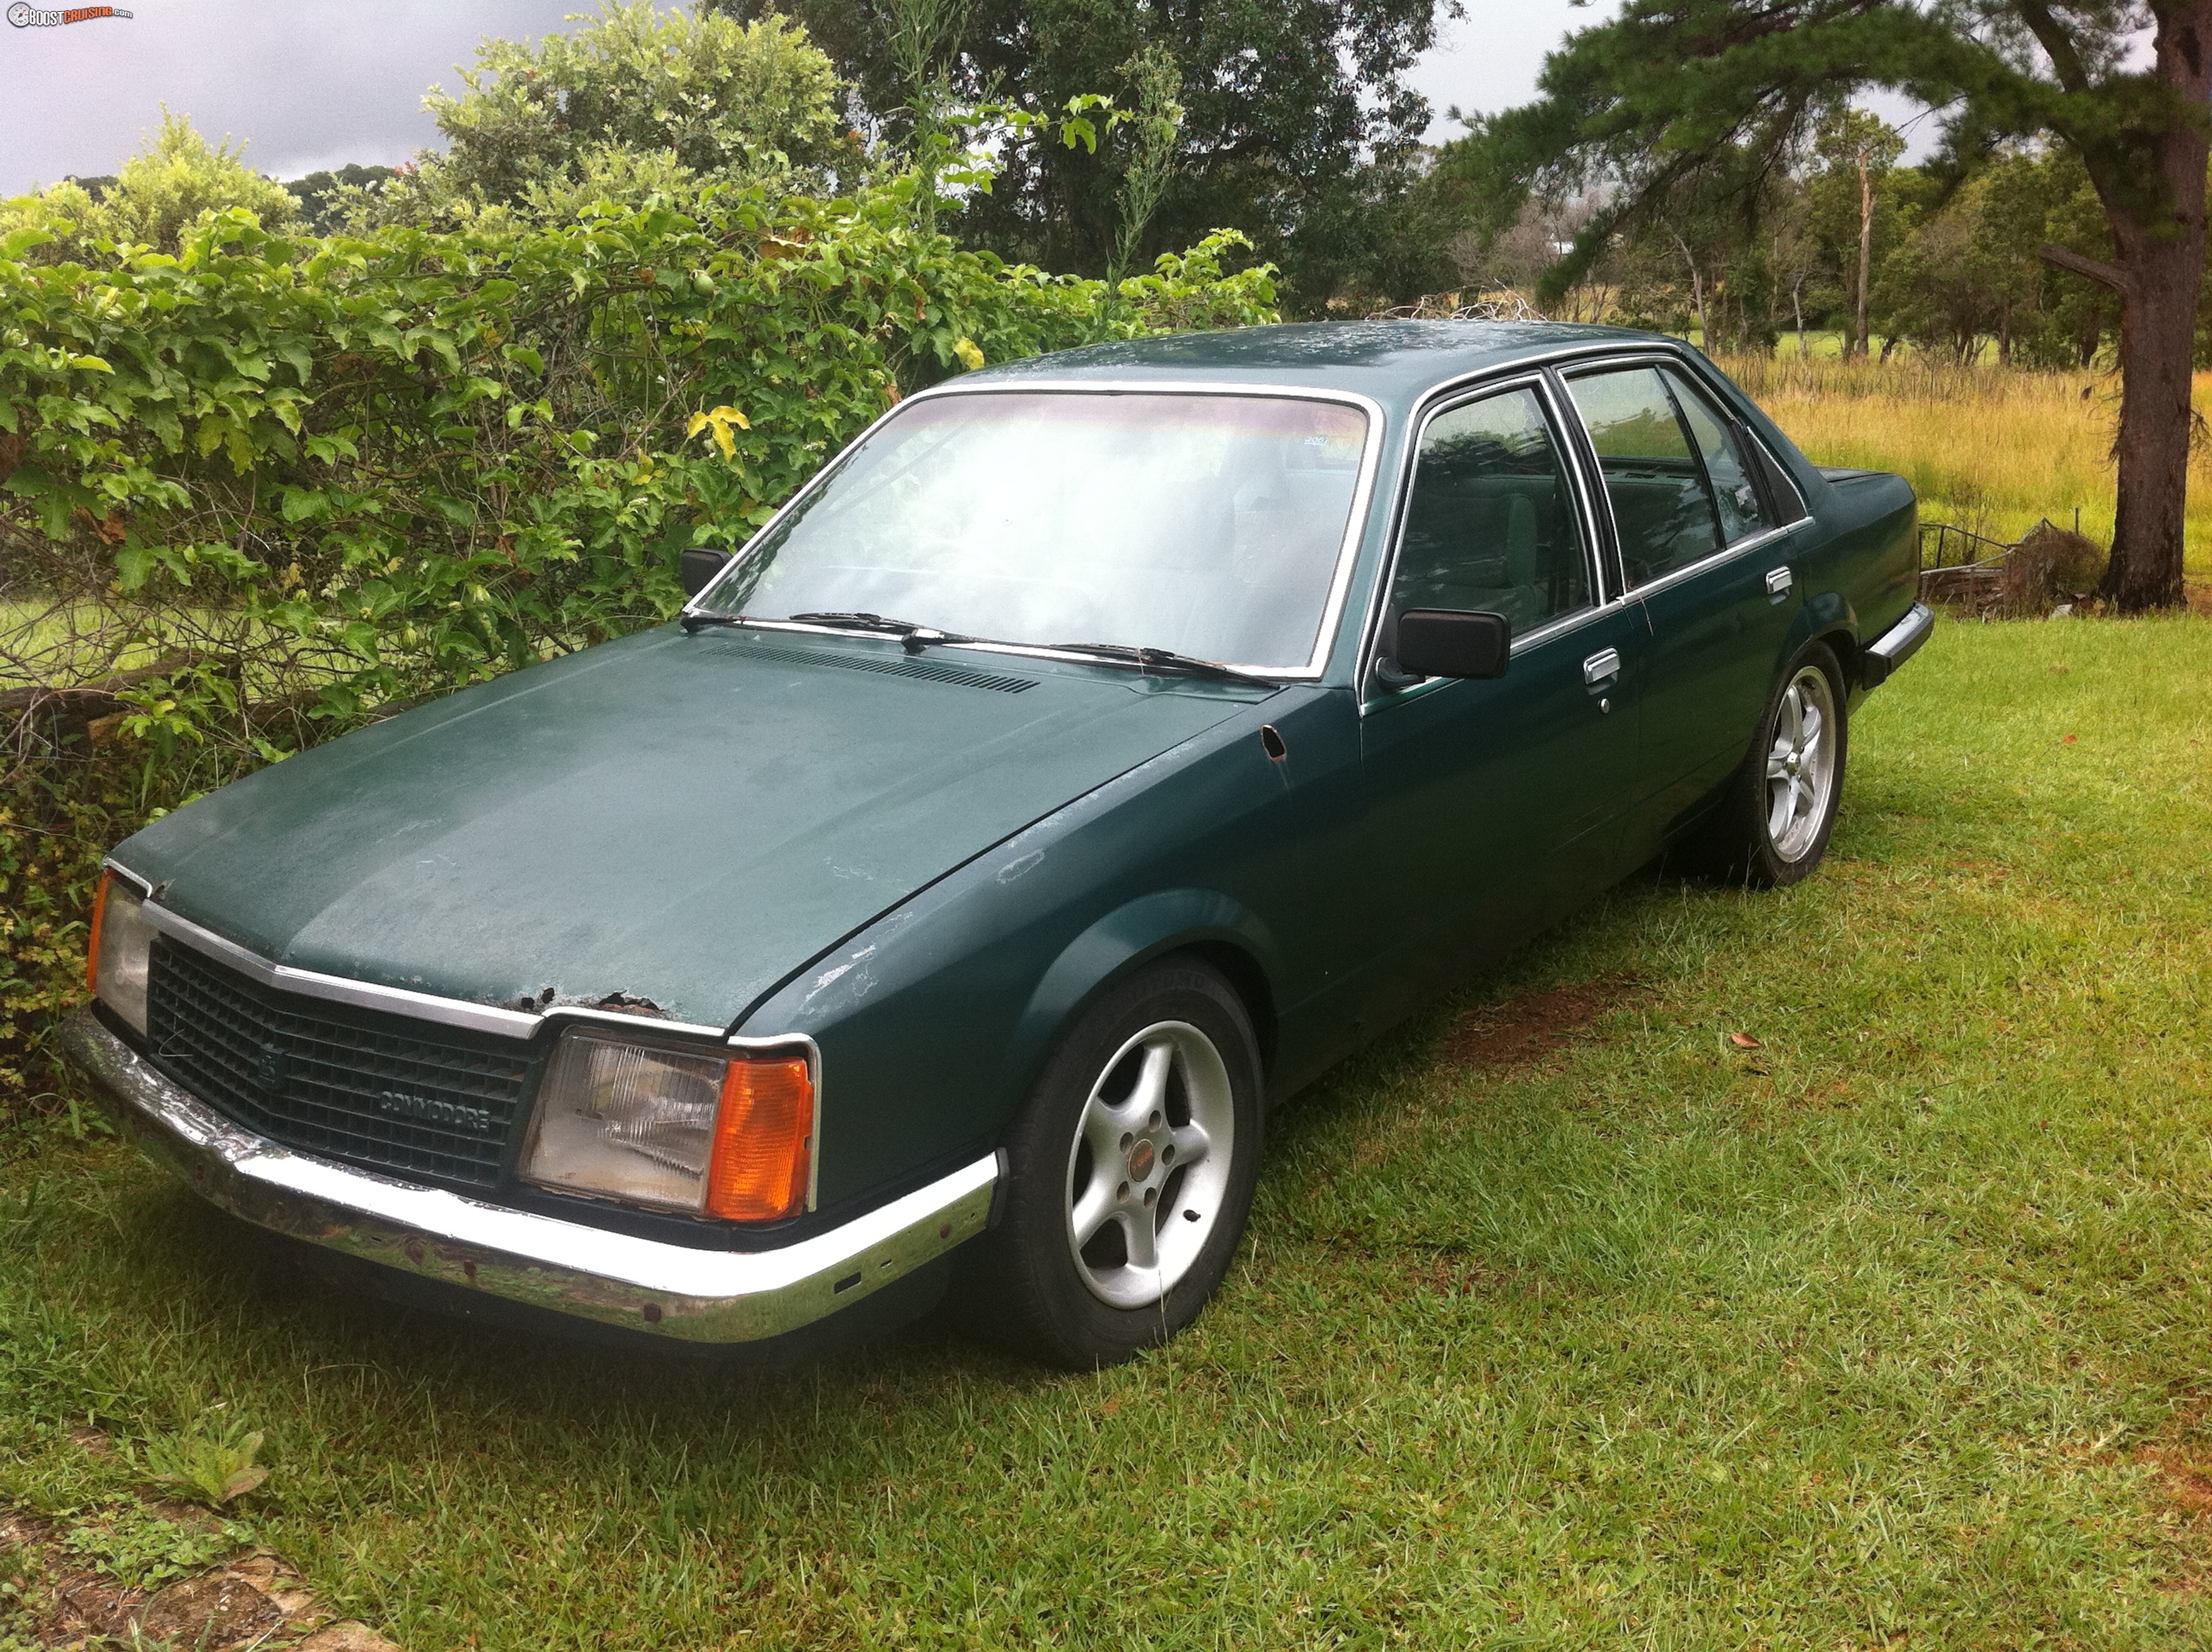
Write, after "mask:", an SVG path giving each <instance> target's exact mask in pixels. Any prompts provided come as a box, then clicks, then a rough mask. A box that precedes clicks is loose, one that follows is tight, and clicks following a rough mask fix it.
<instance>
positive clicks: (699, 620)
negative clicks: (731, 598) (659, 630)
mask: <svg viewBox="0 0 2212 1652" xmlns="http://www.w3.org/2000/svg"><path fill="white" fill-rule="evenodd" d="M676 623H678V625H680V626H682V627H683V628H684V635H687V636H689V635H691V634H692V633H694V632H697V631H703V630H705V629H707V628H708V626H710V625H748V624H750V623H751V622H750V620H748V619H746V618H745V616H744V615H743V614H707V613H699V614H686V615H684V617H683V618H681V619H679V620H678V621H677V622H676Z"/></svg>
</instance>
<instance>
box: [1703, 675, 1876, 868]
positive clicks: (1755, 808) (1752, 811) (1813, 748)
mask: <svg viewBox="0 0 2212 1652" xmlns="http://www.w3.org/2000/svg"><path fill="white" fill-rule="evenodd" d="M1845 704H1846V701H1845V697H1844V672H1843V667H1842V665H1840V664H1839V663H1838V660H1837V659H1836V656H1835V653H1834V651H1833V650H1832V649H1831V648H1830V647H1828V646H1827V645H1826V643H1824V642H1815V643H1811V644H1809V645H1808V646H1807V647H1806V648H1805V650H1804V652H1803V653H1800V654H1799V655H1798V656H1797V658H1796V659H1794V660H1793V661H1791V662H1790V669H1789V670H1788V671H1784V673H1783V674H1782V677H1781V680H1780V681H1779V682H1778V683H1776V685H1775V688H1774V691H1773V693H1772V694H1771V695H1770V696H1769V697H1768V700H1767V702H1766V709H1765V714H1764V715H1763V716H1762V717H1761V718H1760V720H1759V734H1758V737H1757V738H1755V739H1753V742H1752V744H1751V750H1750V751H1749V752H1748V753H1747V754H1746V756H1745V758H1744V762H1743V766H1742V767H1741V768H1739V769H1738V770H1737V771H1736V773H1735V776H1734V777H1733V778H1732V779H1731V780H1729V787H1728V791H1727V793H1725V795H1723V798H1722V799H1721V802H1720V805H1719V806H1718V807H1717V809H1716V810H1715V811H1714V812H1713V814H1712V815H1711V817H1709V818H1708V819H1707V820H1706V822H1705V825H1704V826H1703V827H1702V828H1701V829H1700V830H1699V835H1698V838H1697V841H1695V842H1694V843H1693V844H1692V845H1691V846H1690V847H1692V849H1693V850H1694V851H1696V852H1698V853H1699V858H1700V859H1704V860H1705V862H1706V864H1707V865H1709V866H1711V868H1712V870H1714V871H1715V872H1717V873H1719V874H1720V875H1721V876H1722V877H1723V878H1727V879H1729V881H1731V882H1740V883H1743V884H1748V885H1749V886H1751V887H1753V888H1754V889H1772V888H1776V887H1778V886H1779V885H1781V884H1794V883H1796V881H1797V880H1798V879H1799V878H1804V877H1806V876H1808V874H1809V873H1810V872H1812V871H1813V869H1814V867H1815V866H1817V865H1820V859H1821V857H1822V856H1824V855H1825V854H1826V853H1827V850H1828V837H1829V835H1830V834H1831V833H1832V832H1833V831H1834V830H1835V826H1836V808H1837V805H1838V803H1839V802H1840V801H1841V799H1842V797H1843V791H1844V756H1845V754H1846V751H1847V750H1848V748H1849V730H1848V727H1847V725H1846V720H1845V714H1844V706H1845Z"/></svg>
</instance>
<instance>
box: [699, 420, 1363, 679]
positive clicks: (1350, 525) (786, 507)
mask: <svg viewBox="0 0 2212 1652" xmlns="http://www.w3.org/2000/svg"><path fill="white" fill-rule="evenodd" d="M1032 393H1044V394H1050V395H1065V394H1078V395H1086V396H1243V397H1251V398H1261V399H1265V400H1271V401H1294V402H1333V403H1335V404H1339V405H1340V406H1344V407H1353V408H1357V409H1358V410H1359V411H1360V412H1362V413H1363V414H1364V415H1365V416H1366V418H1367V438H1366V440H1365V441H1364V442H1363V443H1362V444H1361V446H1360V454H1359V473H1358V477H1356V478H1355V479H1354V482H1353V483H1352V503H1351V508H1350V510H1349V511H1348V512H1347V513H1346V519H1345V529H1344V539H1343V543H1342V544H1340V545H1339V546H1338V547H1337V554H1336V568H1335V571H1334V574H1332V576H1331V578H1330V580H1329V587H1328V599H1327V601H1326V602H1325V603H1324V604H1323V605H1322V615H1321V622H1320V624H1319V625H1318V626H1317V627H1316V629H1315V632H1314V646H1313V648H1312V651H1311V652H1310V653H1308V655H1307V656H1306V663H1305V664H1304V665H1295V666H1292V665H1245V664H1243V663H1241V662H1238V661H1237V660H1219V661H1216V662H1214V663H1216V664H1218V665H1227V666H1228V667H1229V668H1230V669H1231V670H1232V671H1243V672H1244V673H1246V674H1247V675H1249V676H1252V677H1266V678H1267V679H1268V680H1269V681H1270V682H1278V683H1299V682H1312V681H1314V680H1315V679H1316V678H1318V677H1320V676H1321V675H1322V672H1323V671H1326V670H1327V669H1328V657H1329V655H1330V653H1332V652H1334V645H1335V641H1336V634H1337V631H1338V629H1339V628H1340V625H1341V624H1342V622H1343V617H1344V604H1345V598H1346V595H1347V594H1348V593H1349V592H1350V591H1351V589H1352V571H1353V568H1354V565H1355V564H1356V562H1358V552H1359V543H1360V540H1361V539H1362V538H1363V537H1364V533H1365V530H1366V526H1367V512H1368V508H1369V507H1370V505H1371V504H1372V503H1373V501H1374V495H1375V478H1376V471H1377V470H1378V469H1379V468H1380V465H1381V463H1382V454H1383V441H1384V440H1385V438H1386V436H1387V434H1388V432H1389V416H1387V415H1386V414H1385V413H1384V411H1383V404H1382V403H1380V402H1378V401H1376V399H1375V398H1373V397H1371V396H1364V395H1361V394H1360V393H1359V392H1357V391H1351V390H1329V389H1323V388H1321V387H1318V386H1312V385H1279V384H1262V383H1257V382H1254V381H1250V380H1215V379H1188V380H1186V379H1159V380H1148V379H1090V378H1067V379H1060V378H1051V379H1042V378H1041V379H993V380H986V381H984V382H982V383H969V382H965V381H963V380H957V379H956V380H951V382H949V383H946V384H942V385H933V386H931V387H930V388H929V389H927V390H918V391H916V392H915V393H914V394H913V395H911V396H908V397H906V398H904V399H902V400H901V401H899V402H898V403H896V404H894V405H893V406H891V407H890V408H888V409H886V410H884V412H883V413H882V414H881V415H880V416H878V417H877V419H876V420H875V421H874V422H872V424H870V425H869V426H868V428H866V429H865V430H863V431H861V432H860V434H859V435H857V436H855V437H854V438H853V440H851V441H849V442H848V443H846V445H845V446H843V447H842V448H840V449H839V450H838V451H837V452H836V453H835V454H833V455H832V456H831V457H830V458H829V459H825V460H823V464H822V466H821V468H820V469H819V470H817V471H815V473H814V474H813V475H812V476H811V477H808V478H807V479H806V481H805V483H803V484H802V485H801V486H800V487H799V489H798V491H796V492H795V493H793V495H791V497H790V498H789V499H787V500H786V501H784V502H783V504H782V505H781V507H779V508H778V509H777V511H776V513H775V515H774V516H771V517H770V518H769V519H768V520H767V521H766V522H764V523H763V524H762V525H761V526H760V528H759V529H758V530H757V531H755V532H754V533H753V534H752V535H751V536H750V538H747V539H746V540H745V542H744V544H742V545H740V546H739V547H738V549H737V550H735V551H733V552H732V554H731V557H730V564H731V566H732V567H734V566H735V565H736V564H737V563H738V562H740V561H741V560H743V558H744V556H745V555H746V554H747V553H748V552H750V550H752V548H753V546H754V545H755V544H758V543H759V542H760V541H761V540H762V539H763V538H765V537H766V536H767V535H769V533H771V532H773V531H775V528H776V526H777V525H778V524H780V523H781V521H782V520H783V519H784V518H785V517H787V516H788V515H790V514H791V513H792V512H793V511H794V510H796V509H797V508H798V507H799V505H800V504H802V503H803V502H804V501H806V500H807V499H809V498H810V497H811V496H812V495H813V494H814V493H815V492H816V491H817V489H820V488H821V487H822V486H823V483H825V482H826V481H827V480H828V478H829V475H830V473H831V472H832V471H835V470H836V468H837V466H838V465H841V464H842V463H843V462H844V460H845V459H847V458H848V456H849V455H850V454H851V453H852V452H854V449H856V448H858V447H859V446H860V445H861V444H862V443H864V442H866V440H868V439H869V438H870V437H872V436H873V435H874V434H876V432H877V431H878V430H880V429H882V428H884V426H885V425H886V424H888V423H890V421H891V420H893V419H895V418H896V417H897V416H899V415H900V414H901V413H902V412H903V411H905V410H907V409H908V408H910V407H912V406H914V405H915V403H917V402H924V401H937V400H940V399H942V398H945V397H948V396H1003V395H1029V394H1032ZM716 580H717V581H718V582H719V580H720V575H719V574H718V575H717V576H716ZM713 589H714V586H713V585H709V586H708V587H707V589H706V590H705V591H702V592H700V593H699V595H698V596H696V597H694V598H691V600H690V601H689V602H687V603H685V604H684V609H683V612H684V614H686V615H689V614H695V613H711V612H713V611H714V610H711V609H708V608H704V607H702V605H701V604H702V598H705V597H706V596H707V594H708V592H711V591H712V590H713ZM750 624H753V625H758V626H759V627H760V628H761V629H763V630H769V629H775V630H805V631H810V632H814V633H816V634H818V635H823V636H852V635H855V633H854V632H851V631H841V630H838V629H836V628H835V627H830V626H802V625H798V624H794V623H792V622H790V621H786V620H757V621H753V622H750ZM931 646H932V647H958V648H961V649H963V650H969V649H972V650H975V651H978V652H981V653H995V654H1012V653H1020V654H1024V655H1027V656H1029V657H1031V658H1036V659H1068V660H1073V661H1076V662H1077V663H1082V662H1084V661H1086V660H1091V661H1095V659H1096V656H1094V655H1090V654H1085V653H1071V652H1067V651H1065V650H1059V649H1054V648H1050V647H1043V646H1041V645H1036V644H1030V643H1000V642H964V643H933V644H932V645H931Z"/></svg>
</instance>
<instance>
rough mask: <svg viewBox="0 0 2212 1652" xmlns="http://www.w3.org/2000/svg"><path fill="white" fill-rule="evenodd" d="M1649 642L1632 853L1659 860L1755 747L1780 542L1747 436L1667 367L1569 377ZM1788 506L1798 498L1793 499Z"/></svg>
mask: <svg viewBox="0 0 2212 1652" xmlns="http://www.w3.org/2000/svg"><path fill="white" fill-rule="evenodd" d="M1566 383H1567V387H1568V392H1569V393H1570V395H1571V397H1572V398H1573V400H1574V403H1575V405H1576V407H1577V409H1578V410H1580V412H1581V414H1582V416H1583V425H1584V428H1585V429H1586V430H1587V432H1588V434H1589V442H1590V446H1591V447H1592V449H1593V450H1594V452H1595V457H1596V459H1597V463H1598V468H1599V470H1600V471H1601V474H1602V475H1603V477H1604V481H1605V492H1606V498H1607V505H1608V507H1609V509H1610V511H1611V514H1612V519H1613V538H1614V541H1615V544H1616V545H1617V547H1618V550H1619V554H1620V569H1621V575H1622V578H1623V579H1624V580H1625V582H1626V588H1627V591H1628V594H1629V595H1630V597H1631V598H1633V599H1634V600H1635V601H1636V602H1637V603H1638V604H1640V605H1641V606H1642V608H1643V610H1644V615H1645V616H1646V619H1647V621H1648V623H1649V626H1650V644H1649V647H1650V658H1649V665H1648V669H1647V670H1646V671H1645V674H1644V683H1643V690H1644V695H1643V708H1642V709H1643V739H1642V750H1641V756H1640V759H1639V765H1638V777H1637V780H1636V784H1635V787H1634V791H1635V793H1636V794H1637V802H1636V806H1635V807H1634V808H1633V809H1632V811H1631V812H1630V814H1629V817H1628V820H1627V822H1626V826H1625V828H1624V829H1625V831H1626V834H1627V835H1628V847H1629V848H1630V849H1631V850H1632V852H1636V853H1644V854H1648V853H1653V852H1656V850H1657V848H1658V847H1659V846H1660V842H1661V840H1662V837H1663V835H1664V834H1665V833H1666V832H1667V831H1668V829H1671V828H1672V827H1673V826H1674V825H1676V824H1677V823H1680V821H1681V820H1682V819H1683V818H1684V817H1685V816H1686V813H1687V812H1688V811H1692V809H1693V808H1694V807H1695V806H1696V805H1698V804H1699V802H1700V801H1701V800H1702V799H1705V797H1706V796H1707V795H1708V794H1710V793H1711V792H1712V791H1713V789H1714V788H1715V787H1717V786H1719V785H1720V784H1721V783H1722V782H1723V780H1726V779H1727V778H1728V776H1729V774H1731V773H1732V772H1733V771H1734V770H1735V766H1736V765H1737V764H1738V763H1739V762H1741V761H1742V760H1743V756H1744V754H1745V752H1746V751H1747V750H1749V747H1750V743H1751V739H1752V736H1753V732H1754V731H1755V729H1756V727H1757V725H1758V720H1759V714H1760V712H1761V711H1763V710H1764V709H1765V703H1766V696H1767V694H1768V692H1769V691H1770V689H1771V687H1772V684H1773V681H1774V676H1775V672H1776V671H1778V669H1779V668H1780V665H1781V663H1782V662H1781V659H1780V655H1781V653H1782V650H1783V649H1784V647H1785V646H1786V645H1787V643H1788V641H1789V634H1790V623H1791V622H1792V620H1793V619H1794V617H1795V616H1796V608H1797V598H1796V591H1795V589H1794V583H1795V581H1794V575H1793V574H1791V572H1790V568H1789V561H1788V557H1789V552H1790V529H1789V526H1788V525H1783V524H1779V523H1778V522H1777V520H1776V518H1777V516H1778V514H1779V512H1778V510H1777V508H1776V507H1775V505H1774V503H1773V502H1772V501H1771V499H1770V498H1769V496H1768V495H1767V493H1766V490H1765V487H1764V485H1763V484H1762V483H1761V482H1760V480H1759V475H1758V473H1757V472H1756V471H1755V470H1754V468H1753V464H1754V461H1753V455H1752V454H1751V453H1750V452H1748V451H1747V446H1746V444H1747V442H1748V441H1749V440H1750V438H1749V437H1748V436H1747V434H1745V433H1744V432H1742V431H1741V430H1740V429H1739V428H1736V426H1735V422H1734V421H1733V420H1732V419H1730V418H1729V417H1728V416H1726V415H1725V414H1724V413H1723V411H1722V410H1720V409H1719V408H1718V407H1717V405H1716V404H1714V403H1712V402H1711V400H1709V399H1708V398H1706V397H1705V394H1704V393H1703V392H1701V391H1700V390H1699V388H1698V387H1697V386H1696V385H1695V384H1694V383H1692V380H1690V378H1689V376H1688V375H1687V374H1686V373H1685V372H1684V371H1683V370H1682V369H1681V367H1679V366H1677V365H1675V364H1674V363H1672V362H1668V361H1656V360H1653V361H1635V362H1620V363H1607V364H1606V365H1604V366H1602V367H1594V368H1586V369H1583V370H1581V371H1577V372H1572V373H1570V374H1567V375H1566ZM1793 502H1794V501H1793Z"/></svg>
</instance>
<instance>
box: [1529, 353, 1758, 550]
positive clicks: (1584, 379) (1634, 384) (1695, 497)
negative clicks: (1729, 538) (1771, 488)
mask: <svg viewBox="0 0 2212 1652" xmlns="http://www.w3.org/2000/svg"><path fill="white" fill-rule="evenodd" d="M1567 383H1568V386H1569V388H1570V389H1571V391H1572V392H1573V393H1574V398H1575V405H1576V406H1577V408H1578V409H1580V410H1581V412H1582V416H1583V423H1584V424H1586V425H1587V426H1588V427H1589V436H1590V445H1591V446H1593V447H1594V448H1595V449H1596V451H1597V461H1598V468H1599V469H1600V470H1601V471H1603V472H1604V473H1605V490H1606V494H1607V497H1608V498H1609V499H1611V501H1613V531H1614V532H1615V533H1616V534H1618V535H1619V537H1620V561H1621V571H1622V573H1623V574H1625V575H1626V578H1627V580H1628V583H1629V584H1630V585H1631V586H1639V585H1644V584H1647V583H1649V582H1650V581H1651V580H1656V579H1658V578H1660V577H1661V576H1662V574H1671V573H1673V572H1674V570H1675V569H1676V568H1686V567H1688V566H1689V564H1691V563H1692V562H1697V561H1698V560H1699V559H1700V558H1701V557H1705V556H1711V555H1712V554H1713V553H1714V552H1715V551H1717V550H1719V549H1720V548H1721V537H1720V522H1719V518H1718V516H1717V513H1716V510H1715V507H1714V505H1713V496H1712V494H1711V492H1710V491H1709V490H1708V489H1707V488H1706V486H1705V468H1704V466H1703V465H1700V464H1699V462H1698V456H1697V455H1696V454H1695V453H1694V452H1692V451H1691V449H1690V440H1689V437H1688V436H1687V435H1686V434H1685V433H1684V431H1683V428H1682V421H1681V418H1680V416H1679V415H1678V414H1677V413H1676V411H1675V408H1674V397H1673V396H1672V395H1670V394H1668V390H1667V386H1666V384H1665V383H1664V381H1662V380H1661V378H1660V377H1659V372H1658V369H1657V368H1656V367H1617V368H1615V369H1613V371H1611V372H1608V373H1591V374H1583V375H1582V376H1581V377H1578V378H1575V379H1571V380H1568V381H1567Z"/></svg>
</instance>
